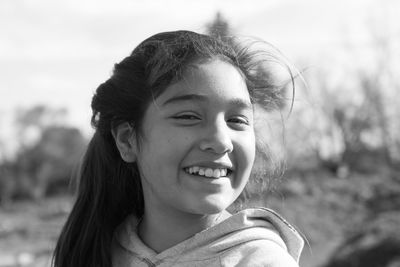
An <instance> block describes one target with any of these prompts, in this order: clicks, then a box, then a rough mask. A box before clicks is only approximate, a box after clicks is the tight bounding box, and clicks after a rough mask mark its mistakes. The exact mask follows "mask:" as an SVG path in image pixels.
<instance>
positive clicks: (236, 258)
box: [221, 239, 299, 267]
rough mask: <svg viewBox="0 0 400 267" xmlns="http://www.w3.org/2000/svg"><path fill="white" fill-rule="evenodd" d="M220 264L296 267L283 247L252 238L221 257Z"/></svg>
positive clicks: (270, 241) (295, 263)
mask: <svg viewBox="0 0 400 267" xmlns="http://www.w3.org/2000/svg"><path fill="white" fill-rule="evenodd" d="M221 265H222V266H237V267H240V266H243V267H244V266H254V267H257V266H260V267H261V266H263V267H282V266H285V267H298V266H299V265H298V263H297V262H296V260H295V259H294V258H293V257H292V256H291V255H290V254H289V253H288V252H287V250H286V248H285V247H282V246H281V245H280V244H278V243H276V242H274V241H272V240H265V239H262V240H253V241H251V242H248V243H245V244H242V245H241V246H239V247H237V248H236V249H235V250H234V251H229V253H226V254H225V255H224V256H223V257H221Z"/></svg>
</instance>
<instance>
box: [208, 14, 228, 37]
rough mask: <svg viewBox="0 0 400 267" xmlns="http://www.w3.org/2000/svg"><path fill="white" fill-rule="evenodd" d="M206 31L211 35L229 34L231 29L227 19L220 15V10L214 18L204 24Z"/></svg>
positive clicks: (222, 35)
mask: <svg viewBox="0 0 400 267" xmlns="http://www.w3.org/2000/svg"><path fill="white" fill-rule="evenodd" d="M206 33H207V34H209V35H211V36H215V37H218V38H223V37H226V36H230V35H231V34H232V30H231V28H230V26H229V24H228V22H227V20H226V19H225V18H224V17H223V16H222V15H221V13H220V12H217V14H216V15H215V18H214V20H213V21H212V22H211V23H208V24H207V25H206Z"/></svg>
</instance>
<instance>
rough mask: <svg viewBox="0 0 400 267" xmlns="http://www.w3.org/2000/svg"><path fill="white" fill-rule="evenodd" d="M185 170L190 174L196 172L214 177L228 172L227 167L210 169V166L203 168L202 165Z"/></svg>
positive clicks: (222, 175)
mask: <svg viewBox="0 0 400 267" xmlns="http://www.w3.org/2000/svg"><path fill="white" fill-rule="evenodd" d="M185 171H186V172H188V173H190V174H197V175H201V176H206V177H214V178H219V177H225V176H226V174H227V173H228V169H226V168H221V169H211V168H204V167H199V166H193V167H189V168H185Z"/></svg>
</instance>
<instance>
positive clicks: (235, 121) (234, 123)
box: [228, 116, 250, 130]
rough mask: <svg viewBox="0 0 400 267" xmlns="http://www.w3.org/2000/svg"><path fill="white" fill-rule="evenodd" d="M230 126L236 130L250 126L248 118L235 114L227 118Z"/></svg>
mask: <svg viewBox="0 0 400 267" xmlns="http://www.w3.org/2000/svg"><path fill="white" fill-rule="evenodd" d="M228 124H229V125H230V127H232V128H233V129H236V130H246V128H248V127H249V126H250V120H249V119H248V118H247V117H244V116H235V117H232V118H230V119H229V120H228Z"/></svg>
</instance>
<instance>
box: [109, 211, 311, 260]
mask: <svg viewBox="0 0 400 267" xmlns="http://www.w3.org/2000/svg"><path fill="white" fill-rule="evenodd" d="M137 224H138V219H137V218H135V217H134V216H128V217H127V219H126V220H125V221H124V222H123V223H122V224H121V225H120V226H119V227H118V228H117V230H116V232H115V235H114V239H115V240H114V244H113V261H114V263H115V262H119V263H120V264H114V266H123V265H122V262H125V263H124V265H125V266H129V265H130V266H134V265H132V264H133V263H134V262H136V263H135V264H138V263H143V265H142V266H159V265H162V264H161V263H163V262H169V263H173V262H175V263H176V262H186V263H189V262H197V263H198V262H209V263H211V265H210V264H208V266H221V264H218V265H214V264H212V261H210V260H211V259H217V260H218V262H219V263H221V262H222V261H223V260H222V258H224V257H229V258H230V259H235V257H236V258H238V261H240V257H245V256H243V255H244V254H246V255H249V253H250V252H252V251H254V249H255V247H254V246H260V244H262V246H275V247H279V248H280V249H282V251H285V252H287V254H289V255H290V256H291V258H292V259H293V260H294V261H295V262H298V261H299V257H300V254H301V250H302V248H303V245H304V242H303V239H302V238H301V236H300V235H299V233H298V232H297V231H296V230H295V229H294V228H293V227H292V226H291V225H290V224H289V223H288V222H287V221H286V220H284V219H283V218H282V217H281V216H280V215H279V214H278V213H276V212H275V211H273V210H270V209H265V208H256V209H246V210H243V211H240V212H238V213H236V214H233V215H232V216H230V217H229V218H227V219H225V220H224V221H222V222H220V223H219V224H217V225H214V226H212V227H210V228H208V229H206V230H204V231H202V232H199V233H197V234H196V235H194V236H192V237H191V238H189V239H187V240H185V241H183V242H181V243H179V244H177V245H175V246H173V247H171V248H169V249H167V250H164V251H163V252H161V253H157V252H155V251H154V250H152V249H151V248H149V247H148V246H146V245H145V244H144V243H143V242H142V241H141V239H140V238H139V236H138V235H137V229H136V227H137ZM251 244H253V245H251ZM254 244H258V245H254ZM265 244H268V245H265ZM244 251H245V252H244ZM270 251H273V250H270ZM265 254H266V253H265V252H263V254H261V255H265ZM257 255H258V254H257ZM257 257H259V256H257ZM116 258H117V260H114V259H116ZM127 262H129V265H127ZM170 265H171V266H173V265H174V264H170ZM170 265H165V266H170ZM135 266H136V265H135ZM162 266H164V265H162ZM182 266H183V265H182ZM196 266H198V265H196ZM206 266H207V265H206ZM222 266H223V264H222ZM232 266H233V265H232ZM243 266H246V265H243ZM263 266H267V265H263ZM268 266H270V265H268ZM271 266H272V265H271Z"/></svg>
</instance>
